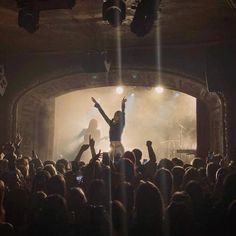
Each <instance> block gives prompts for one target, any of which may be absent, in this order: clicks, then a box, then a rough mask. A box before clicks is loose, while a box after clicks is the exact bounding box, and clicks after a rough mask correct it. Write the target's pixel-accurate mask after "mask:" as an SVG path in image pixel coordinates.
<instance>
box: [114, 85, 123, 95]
mask: <svg viewBox="0 0 236 236" xmlns="http://www.w3.org/2000/svg"><path fill="white" fill-rule="evenodd" d="M123 92H124V88H123V87H121V86H118V87H117V88H116V93H117V94H122V93H123Z"/></svg>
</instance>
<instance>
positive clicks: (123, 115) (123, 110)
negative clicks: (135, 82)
mask: <svg viewBox="0 0 236 236" xmlns="http://www.w3.org/2000/svg"><path fill="white" fill-rule="evenodd" d="M126 101H127V99H126V98H125V97H124V98H123V99H122V102H121V111H122V118H123V124H124V125H125V103H126Z"/></svg>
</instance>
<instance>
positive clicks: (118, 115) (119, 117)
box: [113, 111, 122, 123]
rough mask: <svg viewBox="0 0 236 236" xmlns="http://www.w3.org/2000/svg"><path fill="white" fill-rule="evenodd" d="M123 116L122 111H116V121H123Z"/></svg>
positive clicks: (114, 118)
mask: <svg viewBox="0 0 236 236" xmlns="http://www.w3.org/2000/svg"><path fill="white" fill-rule="evenodd" d="M121 118H122V112H121V111H116V112H115V114H114V117H113V121H114V123H118V122H119V121H121Z"/></svg>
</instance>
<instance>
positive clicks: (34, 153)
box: [32, 150, 38, 159]
mask: <svg viewBox="0 0 236 236" xmlns="http://www.w3.org/2000/svg"><path fill="white" fill-rule="evenodd" d="M32 159H38V155H37V154H36V152H35V151H34V150H32Z"/></svg>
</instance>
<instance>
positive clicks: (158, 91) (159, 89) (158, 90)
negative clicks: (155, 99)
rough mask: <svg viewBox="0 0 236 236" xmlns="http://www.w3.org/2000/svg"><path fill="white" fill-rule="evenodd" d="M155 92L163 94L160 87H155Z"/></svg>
mask: <svg viewBox="0 0 236 236" xmlns="http://www.w3.org/2000/svg"><path fill="white" fill-rule="evenodd" d="M155 91H156V92H157V93H163V92H164V88H163V87H161V86H157V87H156V88H155Z"/></svg>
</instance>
